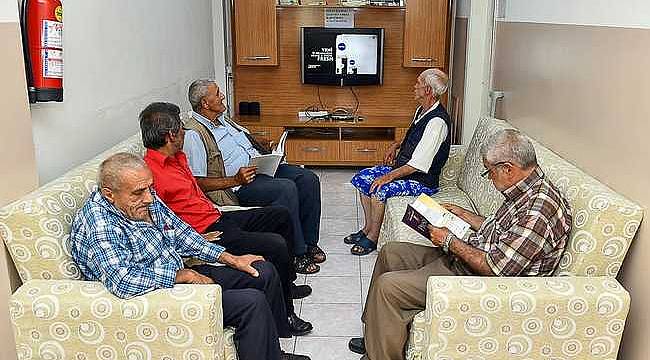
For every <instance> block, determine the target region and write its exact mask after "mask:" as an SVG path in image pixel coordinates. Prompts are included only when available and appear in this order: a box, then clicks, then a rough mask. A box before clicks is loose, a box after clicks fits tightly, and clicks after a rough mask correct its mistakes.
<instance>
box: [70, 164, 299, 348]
mask: <svg viewBox="0 0 650 360" xmlns="http://www.w3.org/2000/svg"><path fill="white" fill-rule="evenodd" d="M98 180H99V181H98V183H99V184H98V187H99V189H97V190H95V191H94V192H93V193H91V195H90V197H89V199H88V200H87V201H86V203H85V204H84V206H83V208H81V210H79V212H78V213H77V215H76V217H75V220H74V222H73V224H72V231H71V234H70V245H71V246H70V248H71V252H72V257H73V258H74V260H75V262H76V263H77V265H79V268H80V269H81V272H82V273H83V275H84V277H85V278H86V279H87V280H95V281H101V282H102V283H103V284H104V285H105V286H106V288H107V289H108V290H109V291H110V292H111V293H113V294H114V295H115V296H117V297H120V298H124V299H128V298H131V297H134V296H138V295H141V294H144V293H147V292H149V291H153V290H156V289H163V288H171V287H173V286H174V284H188V283H189V284H213V283H217V284H219V285H221V287H222V290H223V291H222V306H223V324H224V325H225V326H234V327H236V328H237V330H236V331H235V340H236V341H237V343H238V349H237V352H238V355H239V358H240V359H242V360H256V359H274V360H291V359H293V360H309V357H307V356H302V355H294V354H288V353H283V352H281V350H280V344H279V341H278V336H281V337H291V333H290V331H289V324H288V322H287V314H286V310H285V305H284V297H283V295H282V286H281V284H280V277H279V275H278V273H277V271H276V270H275V267H274V266H273V264H271V263H269V262H266V261H264V258H262V257H261V256H256V255H241V256H235V255H232V254H229V253H228V252H226V251H225V250H226V249H225V248H224V247H222V246H220V245H217V244H214V243H211V242H209V241H208V239H206V238H204V236H205V235H204V236H202V235H200V234H198V233H197V232H196V231H194V229H192V227H190V226H189V225H187V224H186V223H185V222H183V221H182V220H181V219H180V218H178V217H177V216H176V215H175V214H174V213H173V212H172V211H171V210H170V209H169V208H168V207H167V206H166V205H165V204H163V202H162V201H161V200H160V199H159V198H158V196H157V195H156V194H155V192H154V191H153V189H152V184H153V177H152V175H151V171H150V170H149V168H148V167H147V165H146V164H145V162H144V160H142V159H141V158H140V157H138V156H137V155H133V154H129V153H118V154H115V155H113V156H111V157H109V158H108V159H106V160H105V161H104V162H102V164H101V165H100V167H99V179H98ZM206 237H207V236H206ZM182 257H193V258H197V259H199V260H202V261H204V262H207V263H216V262H218V263H221V264H224V265H226V266H218V267H217V266H214V265H211V264H203V265H197V266H193V267H192V268H190V269H188V268H185V267H184V265H183V259H182Z"/></svg>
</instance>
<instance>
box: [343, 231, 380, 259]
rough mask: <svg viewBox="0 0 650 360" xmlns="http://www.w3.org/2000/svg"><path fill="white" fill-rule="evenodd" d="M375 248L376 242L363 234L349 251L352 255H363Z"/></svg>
mask: <svg viewBox="0 0 650 360" xmlns="http://www.w3.org/2000/svg"><path fill="white" fill-rule="evenodd" d="M375 250H377V244H376V243H375V242H374V241H372V240H370V239H368V237H366V236H365V235H364V236H363V237H362V238H361V239H359V241H357V243H356V244H354V246H353V247H352V249H350V252H351V253H352V255H358V256H363V255H368V254H370V253H371V252H373V251H375Z"/></svg>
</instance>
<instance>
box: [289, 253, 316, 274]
mask: <svg viewBox="0 0 650 360" xmlns="http://www.w3.org/2000/svg"><path fill="white" fill-rule="evenodd" d="M294 266H295V267H296V272H297V273H298V274H315V273H317V272H319V271H320V266H318V265H316V264H314V261H313V260H312V259H311V256H309V255H308V254H304V255H300V256H296V260H295V261H294Z"/></svg>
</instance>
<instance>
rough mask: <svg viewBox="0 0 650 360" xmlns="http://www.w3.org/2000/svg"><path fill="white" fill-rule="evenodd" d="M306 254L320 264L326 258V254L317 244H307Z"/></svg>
mask: <svg viewBox="0 0 650 360" xmlns="http://www.w3.org/2000/svg"><path fill="white" fill-rule="evenodd" d="M307 254H309V256H311V259H312V260H313V261H314V262H315V263H316V264H320V263H322V262H325V260H326V259H327V255H325V252H324V251H323V249H321V248H319V247H318V245H314V246H307Z"/></svg>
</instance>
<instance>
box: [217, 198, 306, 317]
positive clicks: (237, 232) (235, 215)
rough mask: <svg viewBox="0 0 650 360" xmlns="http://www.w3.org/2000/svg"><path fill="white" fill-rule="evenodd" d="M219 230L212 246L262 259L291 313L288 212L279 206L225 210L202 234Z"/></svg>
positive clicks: (293, 277)
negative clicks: (273, 273) (272, 270)
mask: <svg viewBox="0 0 650 360" xmlns="http://www.w3.org/2000/svg"><path fill="white" fill-rule="evenodd" d="M216 230H218V231H222V232H223V234H221V239H219V240H218V241H217V242H216V243H217V244H219V245H221V246H223V247H225V248H226V251H228V252H229V253H231V254H233V255H245V254H253V255H260V256H263V257H264V259H265V260H267V261H269V262H271V263H272V264H273V265H275V268H276V269H277V271H278V274H279V275H280V282H281V284H282V292H283V295H284V301H285V305H286V309H287V313H288V314H293V313H294V309H293V301H292V299H291V292H290V291H291V284H292V283H293V282H294V281H295V280H296V269H295V267H294V264H293V262H294V261H293V260H294V256H293V227H292V226H291V220H290V218H289V211H288V210H287V208H285V207H282V206H268V207H264V208H258V209H249V210H240V211H227V212H224V213H223V214H222V215H221V218H220V219H219V220H218V221H217V222H215V223H214V224H212V225H210V226H209V227H208V229H207V230H206V232H209V231H216Z"/></svg>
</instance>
